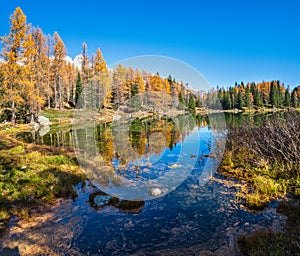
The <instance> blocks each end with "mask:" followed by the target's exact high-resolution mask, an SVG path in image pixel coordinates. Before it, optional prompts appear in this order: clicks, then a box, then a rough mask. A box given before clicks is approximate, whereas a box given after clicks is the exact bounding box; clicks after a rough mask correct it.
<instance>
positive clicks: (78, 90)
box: [75, 72, 83, 107]
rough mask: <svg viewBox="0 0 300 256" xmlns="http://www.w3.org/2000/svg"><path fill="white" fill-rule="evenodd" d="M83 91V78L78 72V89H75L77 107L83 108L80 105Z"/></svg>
mask: <svg viewBox="0 0 300 256" xmlns="http://www.w3.org/2000/svg"><path fill="white" fill-rule="evenodd" d="M82 90H83V87H82V81H81V76H80V72H78V74H77V80H76V88H75V104H76V105H77V107H82V106H79V105H78V104H79V103H78V101H79V97H80V95H81V93H82Z"/></svg>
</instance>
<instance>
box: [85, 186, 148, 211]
mask: <svg viewBox="0 0 300 256" xmlns="http://www.w3.org/2000/svg"><path fill="white" fill-rule="evenodd" d="M89 202H90V204H91V206H92V207H94V208H96V209H102V208H104V207H106V206H112V207H114V208H117V209H119V210H121V211H123V212H127V213H133V214H137V213H140V212H141V211H142V209H143V208H144V205H145V202H144V201H130V200H120V199H119V198H116V197H112V196H110V195H108V194H106V193H104V192H102V191H101V190H98V191H96V192H94V193H92V194H91V195H90V196H89Z"/></svg>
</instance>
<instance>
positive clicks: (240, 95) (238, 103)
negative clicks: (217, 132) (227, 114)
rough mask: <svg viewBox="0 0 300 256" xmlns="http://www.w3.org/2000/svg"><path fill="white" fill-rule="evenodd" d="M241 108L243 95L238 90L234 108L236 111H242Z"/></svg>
mask: <svg viewBox="0 0 300 256" xmlns="http://www.w3.org/2000/svg"><path fill="white" fill-rule="evenodd" d="M243 106H244V102H243V95H242V92H241V91H240V90H239V92H238V94H237V99H236V107H237V108H238V109H243Z"/></svg>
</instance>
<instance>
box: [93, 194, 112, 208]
mask: <svg viewBox="0 0 300 256" xmlns="http://www.w3.org/2000/svg"><path fill="white" fill-rule="evenodd" d="M110 199H111V197H110V196H105V195H99V196H95V198H94V204H95V206H96V207H101V206H104V205H106V204H107V203H108V202H109V200H110Z"/></svg>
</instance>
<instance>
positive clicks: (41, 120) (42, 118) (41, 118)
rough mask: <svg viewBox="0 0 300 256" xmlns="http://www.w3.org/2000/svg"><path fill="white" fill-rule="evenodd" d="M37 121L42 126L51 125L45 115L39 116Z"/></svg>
mask: <svg viewBox="0 0 300 256" xmlns="http://www.w3.org/2000/svg"><path fill="white" fill-rule="evenodd" d="M37 122H38V123H39V125H40V126H49V125H50V121H49V119H48V118H47V117H45V116H39V117H38V120H37Z"/></svg>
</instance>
